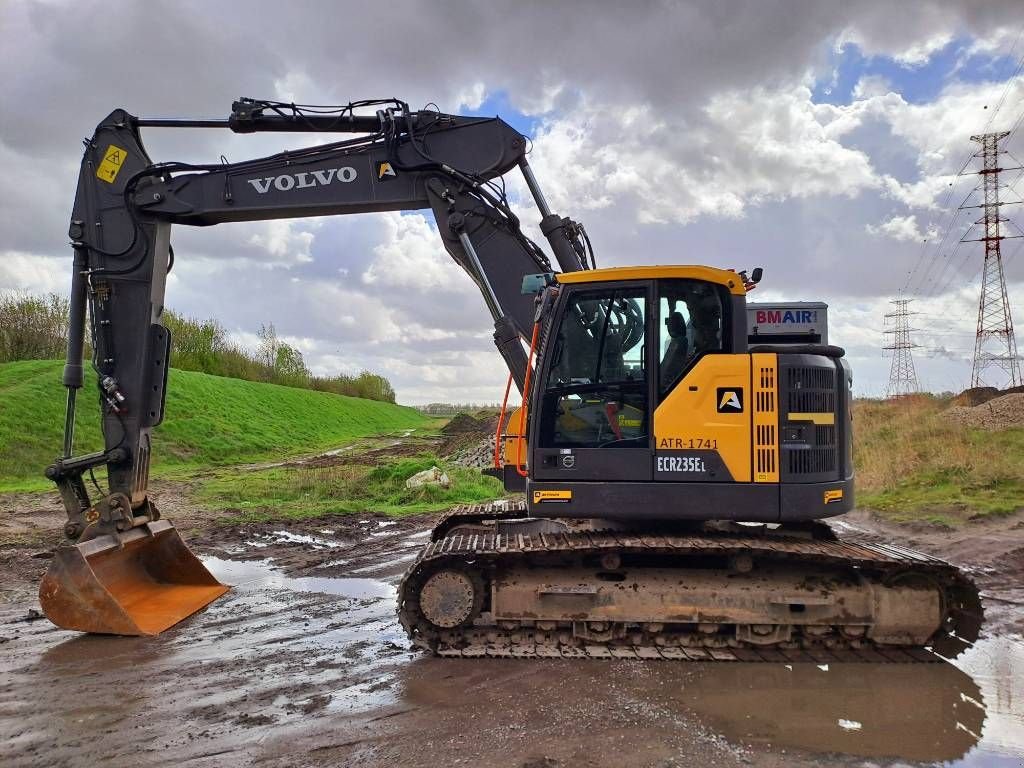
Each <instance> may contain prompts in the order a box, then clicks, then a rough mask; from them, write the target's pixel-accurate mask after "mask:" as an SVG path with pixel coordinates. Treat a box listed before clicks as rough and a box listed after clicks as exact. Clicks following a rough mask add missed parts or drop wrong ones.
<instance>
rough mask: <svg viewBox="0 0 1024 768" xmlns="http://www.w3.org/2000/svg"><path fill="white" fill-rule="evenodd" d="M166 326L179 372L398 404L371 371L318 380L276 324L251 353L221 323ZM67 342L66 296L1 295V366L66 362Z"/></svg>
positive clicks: (176, 319) (168, 314)
mask: <svg viewBox="0 0 1024 768" xmlns="http://www.w3.org/2000/svg"><path fill="white" fill-rule="evenodd" d="M163 322H164V325H166V326H167V328H168V329H169V330H170V332H171V343H172V349H171V365H172V367H174V368H178V369H181V370H185V371H199V372H201V373H209V374H212V375H214V376H228V377H231V378H235V379H245V380H247V381H260V382H266V383H270V384H281V385H283V386H286V387H299V388H303V389H315V390H319V391H321V392H333V393H334V394H338V395H348V396H350V397H363V398H367V399H369V400H382V401H384V402H388V403H393V402H395V390H394V388H392V386H391V383H390V382H389V381H388V380H387V379H386V378H384V377H383V376H380V375H378V374H375V373H371V372H369V371H363V372H362V373H360V374H358V375H357V376H348V375H345V374H337V375H335V376H314V375H313V374H312V373H310V371H309V369H308V368H307V367H306V363H305V360H304V359H303V357H302V352H300V351H299V350H298V349H296V348H295V347H293V346H291V345H290V344H287V343H285V342H283V341H281V339H279V338H278V336H277V331H276V329H275V328H274V325H273V323H270V324H267V325H262V326H260V331H259V338H260V341H259V345H258V346H257V348H256V350H255V351H249V350H247V349H244V348H242V347H239V346H238V345H236V344H233V343H232V342H231V341H230V339H229V338H228V335H227V331H226V330H225V329H224V327H223V326H222V325H221V324H220V323H219V322H217V321H216V320H197V319H195V318H189V317H183V316H182V315H179V314H177V313H175V312H172V311H170V310H165V311H164V316H163ZM67 337H68V300H67V298H66V297H64V296H60V295H58V294H53V293H51V294H48V295H46V296H33V295H20V294H8V295H0V363H7V362H13V361H15V360H52V359H58V358H62V357H64V353H65V347H66V345H67ZM89 354H90V350H89V349H88V348H87V349H86V355H87V356H88V355H89Z"/></svg>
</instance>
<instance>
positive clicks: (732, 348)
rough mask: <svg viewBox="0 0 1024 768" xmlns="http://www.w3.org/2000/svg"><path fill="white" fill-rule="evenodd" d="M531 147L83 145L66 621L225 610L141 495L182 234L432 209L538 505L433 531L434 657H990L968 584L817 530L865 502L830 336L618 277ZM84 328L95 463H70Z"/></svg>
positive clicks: (442, 118)
mask: <svg viewBox="0 0 1024 768" xmlns="http://www.w3.org/2000/svg"><path fill="white" fill-rule="evenodd" d="M144 128H153V129H179V130H185V129H202V128H206V129H221V130H223V129H228V130H231V131H234V132H236V133H252V132H262V131H281V132H301V133H318V134H354V136H352V137H350V138H344V139H343V140H336V141H329V142H323V141H322V140H321V143H318V144H315V145H313V146H309V147H304V148H300V149H296V150H291V151H288V152H281V153H279V154H275V155H271V156H268V157H261V158H258V159H254V160H247V161H243V162H236V163H224V162H217V163H212V164H209V165H196V164H187V163H180V162H161V163H154V162H153V161H152V160H151V159H150V158H149V156H148V155H147V153H146V150H145V149H144V147H143V144H142V137H141V131H142V129H144ZM320 138H321V139H322V137H320ZM528 147H529V143H528V140H527V139H526V137H524V136H523V135H521V134H520V133H519V132H518V131H516V130H514V129H513V128H512V127H511V126H509V125H508V124H507V123H505V122H503V121H502V120H500V119H498V118H488V117H473V116H459V115H448V114H442V113H439V112H437V111H434V110H419V111H413V110H411V109H410V108H409V106H408V105H407V104H406V103H404V102H401V101H397V100H385V101H362V102H354V103H350V104H346V105H341V106H303V105H296V104H285V103H281V102H274V101H264V100H254V99H241V100H239V101H237V102H235V103H234V104H233V105H232V110H231V114H230V116H229V117H228V118H227V119H224V120H190V119H164V118H159V119H158V118H139V117H135V116H132V115H130V114H129V113H127V112H126V111H124V110H120V109H118V110H115V111H114V112H112V113H111V114H110V115H109V116H108V117H107V118H105V119H104V120H103V121H102V122H101V123H100V124H99V126H98V127H97V128H96V131H95V133H94V134H93V136H92V137H91V138H90V139H89V140H88V141H87V142H86V148H85V153H84V156H83V158H82V164H81V173H80V176H79V181H78V192H77V196H76V199H75V205H74V212H73V215H72V221H71V227H70V236H71V241H72V248H73V251H74V273H73V280H72V289H71V317H70V328H71V332H70V335H69V343H68V355H67V365H66V367H65V369H64V377H63V383H64V385H65V386H66V387H67V389H68V407H67V421H66V424H65V440H64V452H63V456H62V458H60V459H58V460H56V461H55V462H54V463H53V464H52V465H51V466H50V467H49V468H48V469H47V476H48V477H50V478H51V479H52V480H54V481H55V482H56V484H57V486H58V488H59V489H60V492H61V496H62V499H63V502H64V505H65V507H66V509H67V517H68V520H67V524H66V525H65V534H66V536H67V539H68V541H67V543H66V544H65V545H63V546H61V547H60V548H59V549H58V551H57V552H56V553H55V556H54V559H53V562H52V565H51V567H50V569H49V571H48V573H47V574H46V576H45V577H44V579H43V582H42V585H41V588H40V601H41V603H42V607H43V609H44V611H45V613H46V615H47V616H48V617H49V618H50V619H51V620H52V621H53V622H54V623H56V624H57V625H59V626H61V627H65V628H69V629H75V630H81V631H85V632H97V633H108V634H123V635H146V634H156V633H159V632H161V631H163V630H165V629H167V628H168V627H170V626H173V625H174V624H176V623H177V622H179V621H181V620H182V619H184V618H186V617H187V616H189V615H191V614H192V613H194V612H195V611H197V610H199V609H201V608H202V607H203V606H205V605H207V604H208V603H209V602H211V601H213V600H215V599H217V598H218V597H220V596H221V595H222V594H223V593H224V592H225V591H226V590H227V587H225V586H223V585H221V584H219V583H217V581H216V580H215V579H214V578H213V577H212V576H211V575H210V573H209V572H208V571H207V570H206V569H205V567H204V566H203V565H202V563H201V562H200V561H199V560H198V559H197V558H196V557H195V556H194V555H193V554H192V553H191V551H190V550H189V549H188V547H187V546H186V545H185V544H184V542H183V541H182V539H181V537H180V536H179V534H178V533H177V531H176V530H175V529H174V527H173V526H172V525H171V523H170V522H168V521H167V520H164V519H163V518H162V517H161V516H160V513H159V511H158V510H157V507H156V505H155V504H154V502H153V500H152V499H151V498H150V497H149V495H148V493H147V485H148V476H149V467H150V459H151V451H152V443H151V432H152V430H153V429H154V428H155V427H157V426H158V425H159V423H160V421H161V419H162V417H163V412H164V396H165V391H166V385H167V371H168V368H169V366H170V364H171V361H172V349H173V344H172V340H171V338H170V335H169V333H168V330H167V328H165V327H164V326H163V324H162V323H161V314H162V312H163V304H164V286H165V282H166V275H167V273H168V272H169V271H170V270H171V269H172V267H173V265H174V251H173V248H172V246H171V228H172V225H175V224H179V225H188V226H210V225H214V224H218V223H221V222H231V221H252V220H263V219H274V218H285V217H299V216H328V215H341V214H351V213H363V212H373V211H394V210H416V209H427V208H429V209H430V210H431V211H432V212H433V215H434V218H435V220H436V222H437V232H438V235H439V236H440V238H441V241H442V243H443V245H444V247H445V249H446V250H447V252H448V253H449V254H450V255H451V256H452V258H453V259H454V260H455V261H456V262H457V263H458V264H459V266H461V267H462V268H463V269H464V270H465V271H466V273H467V274H468V275H469V276H470V278H471V279H472V280H473V281H474V282H475V283H476V285H477V286H478V288H479V289H480V292H481V295H482V297H483V299H484V304H485V305H486V307H487V309H488V311H489V312H490V314H491V317H492V319H493V321H494V340H495V344H496V346H497V348H498V351H499V354H500V355H501V356H502V358H503V360H504V361H505V363H506V365H507V366H508V369H509V371H510V377H509V389H510V388H511V385H512V384H514V385H515V386H516V387H517V389H518V390H519V392H520V393H521V395H522V402H523V406H522V407H521V408H518V409H516V410H515V411H514V412H512V413H511V414H509V413H506V412H504V409H503V413H502V418H501V419H500V423H499V426H498V433H497V434H496V441H497V445H496V448H495V467H494V468H493V469H492V470H489V471H490V472H492V473H493V474H495V475H496V476H498V477H500V478H501V479H502V480H503V481H504V484H505V487H506V488H507V489H508V490H509V491H510V492H512V491H515V492H521V493H522V495H521V496H516V497H515V498H516V499H518V500H509V501H504V502H495V503H492V504H484V505H476V506H472V507H460V508H457V509H455V510H452V511H451V512H450V513H449V514H447V515H446V516H445V517H444V518H443V519H442V520H441V521H440V522H439V523H438V524H437V526H436V527H435V529H434V530H433V532H432V536H431V541H430V543H429V544H427V545H426V546H425V547H424V549H423V550H422V551H421V553H420V554H419V557H418V558H417V559H416V561H415V563H414V564H413V565H412V566H411V567H410V568H409V570H408V572H407V573H406V574H405V576H404V578H403V580H402V582H401V586H400V590H399V596H398V603H399V608H398V610H399V619H400V621H401V623H402V625H403V626H404V627H405V629H406V630H407V632H408V634H409V636H410V638H411V640H412V642H413V643H414V644H415V645H416V646H418V647H422V648H424V649H426V650H428V651H430V652H432V653H436V654H439V655H444V656H469V657H473V656H525V657H530V656H558V657H618V656H624V657H633V658H635V657H640V658H669V659H694V658H704V659H783V658H784V659H791V660H795V659H805V660H810V659H814V660H825V661H828V660H836V659H848V660H858V659H870V660H876V661H877V660H888V661H909V660H918V659H922V658H927V657H930V650H931V651H938V652H940V653H942V654H943V655H947V656H948V655H954V654H955V653H957V652H958V651H959V650H960V649H962V648H963V647H964V646H965V644H969V643H970V642H971V641H973V639H975V637H976V636H977V633H978V630H979V627H980V624H981V620H982V616H981V608H980V601H979V598H978V593H977V590H976V588H975V587H974V585H973V584H972V583H971V581H970V580H969V579H968V578H967V577H966V576H965V575H964V574H962V573H961V572H959V571H958V570H957V569H955V568H953V567H952V566H950V565H948V564H946V563H944V562H942V561H939V560H935V559H933V558H931V557H928V556H926V555H923V554H920V553H916V552H912V551H910V550H907V549H904V548H902V547H900V546H897V545H894V544H884V545H883V544H869V543H865V542H855V541H841V540H839V539H838V538H837V537H836V536H835V535H834V533H833V532H832V530H831V529H830V528H829V527H828V526H827V525H826V524H824V523H822V522H821V520H822V519H823V518H827V517H830V516H834V515H839V514H842V513H844V512H847V511H849V510H850V509H852V507H853V503H854V497H853V477H854V472H853V463H852V424H851V399H852V394H851V386H852V376H851V372H850V368H849V366H848V365H847V363H846V361H845V359H844V353H843V350H842V349H840V348H838V347H834V346H829V345H828V344H824V343H822V339H823V336H822V335H821V331H822V330H823V329H820V328H819V329H817V333H816V334H815V335H813V337H811V336H808V337H807V338H803V339H802V338H795V339H793V338H787V337H770V336H763V335H761V336H758V335H757V334H756V333H755V334H753V335H752V334H751V331H752V329H751V328H748V325H749V323H748V318H747V304H746V297H747V293H748V292H749V291H750V290H751V289H753V288H754V286H755V285H756V284H757V283H758V282H759V281H760V279H761V277H762V273H761V270H760V269H755V270H752V271H751V272H750V274H749V275H748V274H747V272H746V271H733V270H728V269H718V268H714V267H710V266H684V265H678V264H673V265H666V266H642V267H620V268H612V269H598V268H597V267H596V261H595V258H594V253H593V249H592V248H591V244H590V239H589V237H588V235H587V232H586V230H585V228H584V227H583V226H582V225H581V224H579V223H578V222H576V221H573V220H572V219H569V218H565V217H562V216H560V215H558V214H556V213H554V212H552V211H551V209H550V207H549V205H548V203H547V201H546V199H545V198H544V195H543V193H542V191H541V189H540V186H539V185H538V182H537V180H536V178H535V177H534V174H533V172H532V170H531V168H530V165H529V163H528V162H527V150H528ZM517 168H518V170H519V171H520V172H521V174H522V179H523V181H524V184H523V185H522V187H521V188H522V190H523V194H524V196H525V195H526V194H528V195H530V196H531V197H532V199H533V202H534V204H535V206H536V209H537V211H538V212H539V215H540V221H539V225H540V231H541V233H542V235H543V237H544V239H545V240H546V242H547V246H548V249H547V250H546V249H545V248H543V247H542V246H541V245H539V244H538V243H537V242H535V241H534V240H532V239H531V238H530V237H528V236H527V234H526V233H525V232H524V230H523V228H522V227H521V225H520V221H519V218H518V217H517V215H516V213H515V212H514V210H513V208H512V205H511V203H510V201H509V196H508V194H507V191H506V186H505V182H504V178H503V177H504V175H505V174H507V173H509V172H511V171H513V170H515V169H517ZM548 253H550V254H552V255H553V257H554V260H553V261H552V260H551V258H550V257H549V256H548ZM669 260H671V261H676V260H678V256H677V255H676V254H672V255H671V256H670V259H669ZM87 310H88V311H87ZM804 314H805V313H800V315H801V316H803V315H804ZM87 318H88V332H89V334H90V340H91V345H90V346H91V350H92V360H91V367H92V368H93V370H94V372H95V380H96V383H97V393H96V394H97V399H98V402H99V405H100V408H101V412H102V424H103V434H104V438H105V446H104V450H102V451H99V452H96V453H92V454H86V455H81V456H75V455H74V454H73V439H74V436H73V427H74V415H75V408H76V394H77V391H78V390H79V389H80V388H82V386H83V384H84V381H85V376H84V366H83V348H84V338H85V333H86V319H87ZM805 319H806V317H805ZM765 341H767V342H768V343H765ZM506 397H507V391H506ZM97 467H105V468H106V470H107V478H108V485H109V489H108V493H106V494H105V495H103V496H102V497H101V498H98V499H91V498H90V496H89V493H88V490H87V488H86V485H85V483H84V482H83V474H84V473H87V472H91V471H93V470H94V469H95V468H97Z"/></svg>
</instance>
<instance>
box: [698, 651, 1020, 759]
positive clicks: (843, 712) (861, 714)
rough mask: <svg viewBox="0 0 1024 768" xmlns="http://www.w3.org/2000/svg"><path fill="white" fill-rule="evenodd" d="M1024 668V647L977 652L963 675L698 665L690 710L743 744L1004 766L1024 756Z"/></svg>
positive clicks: (918, 667) (955, 670)
mask: <svg viewBox="0 0 1024 768" xmlns="http://www.w3.org/2000/svg"><path fill="white" fill-rule="evenodd" d="M1022 662H1024V644H1022V643H1021V642H1020V639H1019V638H1017V639H1012V638H1011V639H1007V638H1002V639H992V640H982V641H980V642H978V643H977V644H976V645H975V647H974V648H973V649H971V650H970V651H969V652H968V653H967V654H965V656H964V657H962V659H959V660H958V661H957V666H954V665H953V664H947V663H940V664H910V665H903V664H833V665H831V666H827V665H826V666H815V665H813V664H794V665H791V666H790V665H775V664H719V665H702V669H701V670H700V673H699V674H698V675H697V676H696V679H695V680H693V681H692V682H691V683H690V684H689V685H688V686H687V688H686V699H687V700H686V703H687V705H689V706H691V707H693V708H694V709H695V710H697V711H698V712H700V713H701V714H702V715H703V716H704V717H705V718H706V719H707V720H708V721H709V722H710V723H711V724H712V725H713V726H714V727H715V728H717V729H718V730H720V731H721V732H722V733H723V734H725V735H726V736H727V737H729V738H732V739H736V740H741V741H744V742H752V743H756V744H765V745H767V744H771V745H772V746H774V747H780V746H781V747H795V748H799V749H806V750H811V751H815V752H823V753H843V754H848V755H857V756H861V757H874V758H881V757H890V758H902V759H904V760H913V761H920V762H938V761H943V762H948V761H957V762H954V764H955V765H972V766H974V765H1001V764H1003V762H1002V761H1003V760H1004V759H1006V758H1013V759H1014V762H1015V761H1016V759H1018V758H1020V757H1022V756H1024V674H1022V672H1024V663H1022ZM986 708H988V710H989V711H988V712H987V713H986ZM961 760H963V761H964V762H962V763H961V762H959V761H961Z"/></svg>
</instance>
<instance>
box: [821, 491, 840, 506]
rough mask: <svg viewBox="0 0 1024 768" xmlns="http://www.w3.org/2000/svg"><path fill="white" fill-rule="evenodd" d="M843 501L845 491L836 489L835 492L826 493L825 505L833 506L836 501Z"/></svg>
mask: <svg viewBox="0 0 1024 768" xmlns="http://www.w3.org/2000/svg"><path fill="white" fill-rule="evenodd" d="M842 500H843V489H842V488H836V489H835V490H834V491H825V503H826V504H832V503H833V502H836V501H842Z"/></svg>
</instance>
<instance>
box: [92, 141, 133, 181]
mask: <svg viewBox="0 0 1024 768" xmlns="http://www.w3.org/2000/svg"><path fill="white" fill-rule="evenodd" d="M127 159H128V153H127V152H126V151H125V150H123V149H121V148H120V147H119V146H117V145H116V144H111V145H110V146H109V147H107V151H106V152H104V153H103V162H102V163H100V167H99V168H97V169H96V178H97V179H102V180H103V181H105V182H107V183H108V184H113V183H114V179H116V178H117V173H118V171H120V170H121V166H122V165H124V161H125V160H127Z"/></svg>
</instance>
